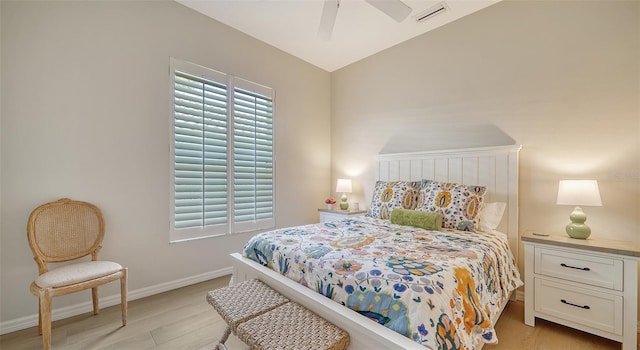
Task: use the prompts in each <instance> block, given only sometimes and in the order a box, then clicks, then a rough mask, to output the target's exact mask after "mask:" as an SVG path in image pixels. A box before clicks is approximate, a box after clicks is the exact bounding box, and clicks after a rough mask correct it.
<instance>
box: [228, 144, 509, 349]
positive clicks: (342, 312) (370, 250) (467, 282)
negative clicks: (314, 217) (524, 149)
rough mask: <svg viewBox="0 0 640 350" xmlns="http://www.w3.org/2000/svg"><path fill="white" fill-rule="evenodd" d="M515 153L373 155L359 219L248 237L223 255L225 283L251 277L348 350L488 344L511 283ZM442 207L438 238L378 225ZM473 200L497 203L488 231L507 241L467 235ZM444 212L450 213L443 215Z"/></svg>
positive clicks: (474, 217)
mask: <svg viewBox="0 0 640 350" xmlns="http://www.w3.org/2000/svg"><path fill="white" fill-rule="evenodd" d="M518 151H519V146H508V147H492V148H483V149H467V150H456V151H447V152H420V153H410V154H396V155H385V156H379V158H378V179H379V181H378V182H377V183H376V188H375V189H374V193H373V200H372V205H371V209H370V210H369V212H368V214H367V217H365V216H347V218H346V219H343V220H339V221H326V222H321V223H319V224H313V225H306V226H300V227H292V228H286V229H279V230H275V231H272V232H267V233H261V234H258V235H256V236H255V237H253V238H252V239H251V240H250V241H249V242H248V243H247V245H246V246H245V249H244V251H243V254H242V255H241V254H233V257H234V259H235V266H234V280H235V281H244V280H247V279H251V278H258V279H260V280H262V281H263V282H265V283H266V284H268V285H270V286H271V287H272V288H274V289H275V290H277V291H278V292H280V293H282V294H283V295H285V296H286V297H288V298H289V299H291V300H294V301H297V302H298V303H300V304H302V305H304V306H305V307H306V308H308V309H310V310H312V311H313V312H315V313H317V314H318V315H320V316H321V317H323V318H325V319H327V320H329V321H330V322H332V323H334V324H335V325H337V326H338V327H340V328H342V329H344V330H346V331H347V332H349V334H350V338H351V345H350V348H351V349H372V348H375V349H382V348H388V349H395V348H407V349H410V348H415V349H425V347H426V348H433V349H437V348H439V347H440V346H441V345H442V344H446V346H447V348H449V349H456V348H463V347H465V348H468V349H479V348H481V347H482V345H483V344H484V343H493V342H495V341H496V340H497V336H496V334H495V331H494V329H493V326H494V325H495V322H496V321H497V319H498V317H499V315H500V313H501V312H502V309H503V308H504V306H505V305H506V303H507V301H508V299H509V297H510V295H511V293H512V292H513V291H514V290H515V289H516V288H517V287H518V286H520V285H521V283H522V282H521V281H520V279H519V272H518V271H517V268H516V266H515V259H514V256H515V257H517V203H518V202H517V155H518ZM425 179H429V180H431V181H423V180H425ZM463 184H467V185H463ZM461 199H462V202H460V200H461ZM448 201H449V202H448ZM445 202H447V204H450V206H449V207H448V210H447V211H446V212H444V211H442V212H441V214H442V215H443V217H444V219H443V222H444V226H445V228H446V229H440V230H425V229H423V228H417V227H412V226H405V225H397V224H392V223H391V222H390V221H389V220H388V217H389V216H390V215H391V213H392V212H393V209H394V208H399V207H405V208H406V207H407V206H408V207H411V206H413V208H411V209H417V210H420V209H422V210H424V211H425V213H430V212H433V211H438V209H441V208H439V206H441V205H445ZM483 202H487V203H490V202H502V203H505V205H506V210H505V214H504V217H503V220H502V225H500V226H499V227H498V230H501V232H505V233H506V234H503V233H501V232H497V231H495V230H491V231H492V232H482V231H480V230H478V224H479V222H478V221H479V220H478V210H479V208H480V207H481V206H482V203H483ZM434 203H435V204H436V206H437V207H438V208H436V207H433V205H434ZM453 203H460V204H459V205H458V206H457V207H456V209H454V210H450V209H451V208H453V207H454V205H453ZM430 205H431V206H430ZM417 206H420V207H419V208H416V207H417ZM488 220H489V221H490V219H488ZM499 222H500V218H498V223H499ZM498 223H496V224H495V225H498ZM494 228H495V227H494ZM472 230H474V231H477V232H470V231H472Z"/></svg>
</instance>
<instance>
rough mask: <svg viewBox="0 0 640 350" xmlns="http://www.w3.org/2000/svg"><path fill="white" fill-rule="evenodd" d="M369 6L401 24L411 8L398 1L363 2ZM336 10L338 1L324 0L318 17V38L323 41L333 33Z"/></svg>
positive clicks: (369, 0)
mask: <svg viewBox="0 0 640 350" xmlns="http://www.w3.org/2000/svg"><path fill="white" fill-rule="evenodd" d="M365 1H366V2H367V3H369V4H370V5H371V6H373V7H375V8H377V9H378V10H380V11H382V12H384V13H385V14H386V15H387V16H389V17H391V18H393V19H394V20H396V22H402V21H404V19H405V18H407V17H408V16H409V14H410V13H411V7H409V6H407V5H406V4H405V3H403V2H402V1H400V0H365ZM338 8H340V0H325V1H324V6H323V8H322V16H321V17H320V28H319V29H318V36H319V37H320V38H321V39H323V40H329V39H330V38H331V33H332V32H333V25H334V24H335V23H336V17H337V16H338Z"/></svg>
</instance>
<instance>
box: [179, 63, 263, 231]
mask: <svg viewBox="0 0 640 350" xmlns="http://www.w3.org/2000/svg"><path fill="white" fill-rule="evenodd" d="M171 72H172V77H173V79H172V80H173V84H172V85H173V86H172V90H173V97H174V101H173V118H172V119H173V143H172V158H173V179H172V188H173V205H172V213H171V214H172V215H171V217H172V219H171V241H180V240H188V239H195V238H202V237H210V236H216V235H221V234H226V233H235V232H244V231H253V230H259V229H266V228H271V227H273V226H274V206H273V203H274V176H273V174H274V159H273V91H272V89H270V88H267V87H264V86H261V85H258V84H255V83H252V82H249V81H246V80H242V79H239V78H235V77H231V76H228V75H225V74H223V73H220V72H216V71H213V70H210V69H207V68H205V67H201V66H197V65H194V64H191V63H188V62H185V61H180V60H176V59H172V60H171Z"/></svg>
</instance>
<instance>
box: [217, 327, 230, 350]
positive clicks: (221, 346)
mask: <svg viewBox="0 0 640 350" xmlns="http://www.w3.org/2000/svg"><path fill="white" fill-rule="evenodd" d="M229 335H231V327H229V326H227V328H226V329H225V330H224V334H222V337H220V340H218V343H217V344H216V347H215V348H214V350H227V347H226V346H225V345H224V342H226V341H227V339H229Z"/></svg>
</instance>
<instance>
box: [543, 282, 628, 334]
mask: <svg viewBox="0 0 640 350" xmlns="http://www.w3.org/2000/svg"><path fill="white" fill-rule="evenodd" d="M535 291H536V292H535V311H536V312H542V313H545V314H547V315H550V316H553V317H558V318H560V319H563V320H567V321H571V322H575V323H578V324H581V325H584V326H587V327H591V328H595V329H599V330H602V331H605V332H610V333H613V334H618V335H621V334H622V305H623V300H622V296H619V295H612V294H608V293H601V292H597V291H593V290H589V289H584V288H579V287H575V286H573V285H568V284H563V283H557V282H553V281H548V280H544V279H536V282H535Z"/></svg>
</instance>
